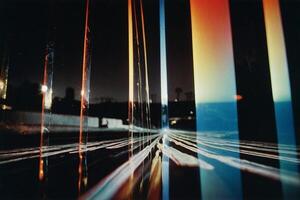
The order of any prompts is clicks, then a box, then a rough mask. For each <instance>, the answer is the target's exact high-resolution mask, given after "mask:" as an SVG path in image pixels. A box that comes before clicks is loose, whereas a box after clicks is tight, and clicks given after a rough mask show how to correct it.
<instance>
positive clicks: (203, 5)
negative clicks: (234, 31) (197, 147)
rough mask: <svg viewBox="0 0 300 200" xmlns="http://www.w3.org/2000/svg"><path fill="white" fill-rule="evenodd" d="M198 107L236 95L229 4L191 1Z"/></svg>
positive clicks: (231, 99)
mask: <svg viewBox="0 0 300 200" xmlns="http://www.w3.org/2000/svg"><path fill="white" fill-rule="evenodd" d="M190 5H191V22H192V42H193V61H194V76H195V98H196V99H195V100H196V103H208V102H230V101H233V98H232V97H233V96H234V95H235V94H236V88H235V72H234V60H233V48H232V37H231V24H230V13H229V2H228V0H190Z"/></svg>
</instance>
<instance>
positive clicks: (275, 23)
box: [263, 0, 298, 198]
mask: <svg viewBox="0 0 300 200" xmlns="http://www.w3.org/2000/svg"><path fill="white" fill-rule="evenodd" d="M263 9H264V19H265V28H266V38H267V46H268V56H269V66H270V74H271V84H272V94H273V101H274V108H275V117H276V127H277V139H278V143H279V146H278V149H279V156H280V155H283V153H282V151H281V148H280V144H289V145H295V130H294V121H293V110H292V105H291V90H290V80H289V72H288V62H287V56H286V48H285V42H284V33H283V28H282V22H281V13H280V4H279V1H278V0H263ZM280 170H281V171H285V170H289V171H298V167H297V166H296V165H288V164H287V163H286V162H284V161H280ZM282 186H283V194H284V197H285V198H289V197H292V196H293V195H295V194H294V193H295V190H293V189H291V188H290V187H289V185H287V184H284V183H282Z"/></svg>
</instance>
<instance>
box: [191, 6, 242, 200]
mask: <svg viewBox="0 0 300 200" xmlns="http://www.w3.org/2000/svg"><path fill="white" fill-rule="evenodd" d="M190 8H191V23H192V44H193V64H194V84H195V101H196V116H197V132H198V133H197V134H198V136H199V135H201V134H203V133H204V132H205V131H208V132H209V133H210V134H214V132H216V131H222V132H227V131H235V132H238V127H237V108H236V100H235V95H236V85H235V72H234V60H233V49H232V38H231V24H230V13H229V2H228V0H190ZM234 139H238V134H237V136H236V138H234ZM199 148H201V146H199ZM218 153H220V154H224V153H225V152H221V151H220V152H218ZM225 154H228V153H225ZM229 154H230V155H231V156H234V157H237V158H239V153H229ZM198 156H199V157H201V159H203V160H206V159H207V158H203V157H202V156H201V155H198ZM214 164H215V170H213V171H205V170H203V169H201V168H200V179H201V193H202V198H203V199H218V198H220V197H221V198H228V199H241V198H242V187H241V177H240V171H239V170H237V169H232V168H228V167H226V166H224V165H222V164H220V163H214ZM227 181H228V182H230V185H228V184H227V183H226V182H227Z"/></svg>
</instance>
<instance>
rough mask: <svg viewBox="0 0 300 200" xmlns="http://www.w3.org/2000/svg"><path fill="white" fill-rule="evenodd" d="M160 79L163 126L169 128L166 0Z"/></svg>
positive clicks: (162, 25)
mask: <svg viewBox="0 0 300 200" xmlns="http://www.w3.org/2000/svg"><path fill="white" fill-rule="evenodd" d="M159 5H160V6H159V8H160V12H159V13H160V18H159V19H160V21H159V22H160V81H161V114H162V116H161V117H162V118H161V128H162V129H163V128H169V119H168V118H169V117H168V76H167V56H166V30H165V1H164V0H160V4H159Z"/></svg>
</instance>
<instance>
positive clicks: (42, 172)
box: [39, 52, 48, 181]
mask: <svg viewBox="0 0 300 200" xmlns="http://www.w3.org/2000/svg"><path fill="white" fill-rule="evenodd" d="M47 66H48V52H47V54H46V56H45V65H44V76H43V85H46V84H47V78H48V77H47ZM45 96H46V92H43V93H42V111H41V131H40V132H41V134H40V158H39V180H40V181H42V180H43V179H44V161H43V146H44V127H45V126H44V125H45Z"/></svg>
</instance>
